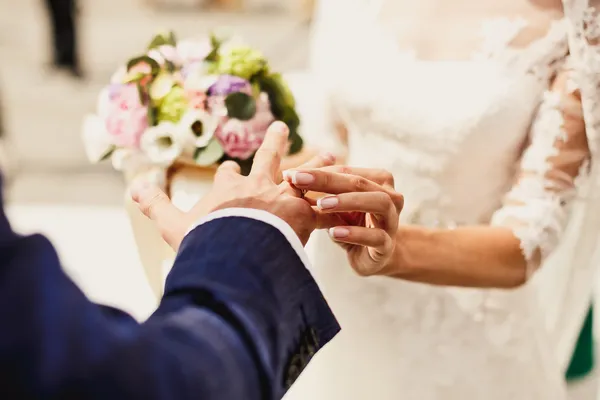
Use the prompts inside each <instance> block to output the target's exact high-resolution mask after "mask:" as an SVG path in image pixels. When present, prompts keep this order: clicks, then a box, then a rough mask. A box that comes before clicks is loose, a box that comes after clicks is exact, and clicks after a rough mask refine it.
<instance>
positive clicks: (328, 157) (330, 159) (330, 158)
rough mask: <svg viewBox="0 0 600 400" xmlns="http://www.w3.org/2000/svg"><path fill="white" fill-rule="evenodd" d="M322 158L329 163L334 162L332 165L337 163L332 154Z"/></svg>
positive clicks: (324, 155)
mask: <svg viewBox="0 0 600 400" xmlns="http://www.w3.org/2000/svg"><path fill="white" fill-rule="evenodd" d="M321 157H323V158H324V159H326V160H327V161H329V162H332V163H334V162H335V156H334V155H333V154H332V153H325V154H323V155H322V156H321Z"/></svg>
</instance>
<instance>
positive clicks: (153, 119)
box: [148, 107, 156, 126]
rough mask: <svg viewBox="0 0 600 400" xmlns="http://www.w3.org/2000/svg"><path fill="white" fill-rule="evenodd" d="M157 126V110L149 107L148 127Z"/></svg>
mask: <svg viewBox="0 0 600 400" xmlns="http://www.w3.org/2000/svg"><path fill="white" fill-rule="evenodd" d="M155 125H156V109H154V107H148V126H155Z"/></svg>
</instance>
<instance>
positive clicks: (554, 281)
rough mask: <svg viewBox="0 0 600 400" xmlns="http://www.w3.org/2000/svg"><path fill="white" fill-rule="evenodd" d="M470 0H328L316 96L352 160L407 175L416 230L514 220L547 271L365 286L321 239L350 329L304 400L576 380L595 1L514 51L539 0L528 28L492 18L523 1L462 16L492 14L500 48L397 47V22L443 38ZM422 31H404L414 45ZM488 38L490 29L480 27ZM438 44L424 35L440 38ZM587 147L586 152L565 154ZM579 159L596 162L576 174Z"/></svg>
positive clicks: (584, 301)
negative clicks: (340, 127) (463, 283)
mask: <svg viewBox="0 0 600 400" xmlns="http://www.w3.org/2000/svg"><path fill="white" fill-rule="evenodd" d="M409 3H410V4H411V5H410V7H409V6H408V5H407V4H409ZM465 3H469V1H461V2H447V1H446V2H439V1H438V2H435V1H428V0H427V1H423V2H407V1H399V0H396V1H392V0H390V1H359V0H357V1H353V2H348V1H336V0H322V1H321V2H320V10H319V12H318V13H317V15H316V18H315V23H316V27H315V33H314V35H315V36H314V46H313V54H312V67H313V71H314V74H315V75H314V79H316V80H317V83H316V84H312V85H311V87H313V88H314V87H320V88H323V89H325V90H327V92H328V93H329V94H330V97H331V102H332V104H333V109H334V112H332V113H330V114H327V115H324V117H323V119H322V122H323V126H322V127H321V129H320V132H331V131H332V128H331V126H332V125H331V123H330V120H331V119H333V118H339V119H341V120H342V121H343V123H344V124H345V126H346V127H347V128H348V130H349V138H348V147H349V148H348V151H349V160H348V163H349V164H352V165H358V166H364V167H381V168H385V169H388V170H390V171H392V172H393V174H394V176H395V181H396V182H397V188H398V189H399V190H400V191H401V192H403V193H404V195H405V199H406V204H405V210H404V211H403V214H402V216H401V220H402V222H403V223H412V224H421V225H429V226H438V227H448V228H451V227H453V226H455V225H472V224H486V223H492V224H497V225H504V226H509V227H511V228H512V229H513V230H514V232H515V235H516V236H517V237H518V238H520V239H521V242H522V248H523V252H524V255H525V256H526V257H527V259H528V260H529V261H530V266H531V269H530V272H531V273H533V272H534V271H536V270H537V271H539V272H538V273H536V274H535V275H533V278H532V279H531V280H530V281H529V282H528V283H527V284H526V285H525V286H523V287H521V288H519V289H516V290H511V291H501V290H480V289H460V288H449V287H433V286H428V285H423V284H416V283H410V282H403V281H400V280H393V279H388V278H377V277H375V278H368V279H365V278H361V277H358V276H356V275H355V274H354V273H353V272H352V270H351V269H350V268H349V266H348V265H347V261H346V256H345V254H344V253H343V252H342V251H341V250H340V249H339V248H337V247H336V246H335V245H333V244H332V243H331V241H330V240H329V238H328V237H327V235H326V234H325V233H319V234H318V235H316V237H314V238H313V243H312V244H313V248H312V249H311V253H309V255H311V256H312V257H311V258H312V261H313V268H314V275H315V276H316V277H317V280H318V282H319V284H320V285H321V287H322V289H323V291H324V294H325V296H326V298H327V299H328V300H329V302H330V304H331V306H332V308H333V310H334V312H335V314H336V315H337V317H338V318H339V320H340V323H341V325H342V332H341V333H340V335H339V336H338V337H336V338H335V340H334V341H332V342H331V343H330V344H329V345H328V346H327V347H326V348H325V349H324V350H323V351H322V352H321V353H320V354H318V356H317V357H316V359H315V360H314V362H313V363H312V364H311V365H310V366H309V368H308V369H307V371H305V372H304V373H303V375H302V377H301V379H300V380H299V381H298V382H297V383H296V384H295V385H294V387H293V388H292V390H291V391H290V393H289V394H288V395H287V396H286V399H287V400H300V399H311V400H319V399H323V400H325V399H327V400H331V399H345V400H353V399H367V398H369V399H408V400H413V399H414V400H429V399H443V400H462V399H491V400H506V399H515V400H521V399H523V400H538V399H539V400H546V399H557V400H560V399H564V398H565V396H566V394H565V390H564V378H563V373H564V370H565V368H566V366H567V365H568V362H569V358H570V356H571V352H572V349H573V345H574V343H575V340H576V338H577V334H578V331H579V328H580V326H581V323H582V321H583V317H584V315H585V313H586V311H587V307H589V302H590V300H591V291H592V281H593V277H594V273H595V266H596V265H598V260H597V258H596V257H594V256H595V254H594V246H595V244H597V240H598V229H599V228H600V220H599V214H600V206H598V202H597V199H596V196H597V195H598V193H599V192H598V183H599V181H598V175H597V174H598V165H597V164H598V162H600V158H599V157H598V144H599V140H598V138H599V136H598V133H597V132H598V126H599V124H598V120H599V118H600V108H599V106H598V104H599V102H598V96H599V93H598V91H597V87H598V86H597V81H598V79H599V78H598V75H600V74H598V72H599V71H600V63H599V62H598V60H600V58H598V48H597V47H596V46H594V44H595V43H594V41H593V40H592V39H597V35H598V31H597V18H596V16H595V15H594V13H593V10H591V9H590V8H589V7H588V6H589V4H588V1H587V0H573V1H565V4H564V7H565V11H564V12H565V15H566V18H558V19H557V21H556V22H551V23H549V24H548V28H547V30H546V31H547V33H545V34H542V35H540V38H539V39H536V40H532V41H530V42H531V43H530V44H527V45H526V46H524V47H523V48H522V49H516V48H514V47H512V46H511V45H510V43H512V42H513V40H516V41H517V42H518V41H519V40H520V35H521V33H522V32H523V31H526V30H527V28H528V27H529V26H530V20H529V19H531V13H532V12H531V9H526V8H525V4H526V2H520V3H522V4H523V7H522V8H523V15H526V14H527V13H529V14H527V15H526V17H527V18H529V19H527V18H518V16H519V12H518V11H517V12H516V13H513V14H512V15H511V16H510V17H507V16H500V17H498V18H491V17H490V18H487V17H479V16H478V15H479V14H478V13H482V14H484V13H485V12H487V9H489V11H490V12H489V13H490V14H492V13H493V10H497V9H502V7H500V4H502V5H507V7H510V6H511V5H516V4H518V3H519V0H510V1H507V2H497V1H477V2H471V3H472V4H471V5H470V6H471V8H467V9H466V10H464V9H463V10H462V12H463V14H465V19H464V21H465V26H467V27H468V23H469V18H471V17H472V18H474V19H477V18H479V19H480V20H479V21H478V22H479V25H482V26H483V35H482V36H483V40H482V42H481V43H479V44H476V45H473V46H472V48H471V49H465V50H464V51H462V49H461V50H459V49H458V48H457V49H456V51H455V53H456V54H457V57H456V58H455V59H454V57H452V58H453V59H452V60H448V59H446V58H445V57H444V56H445V55H447V54H451V53H452V50H447V51H446V54H444V55H442V56H440V57H437V55H436V54H431V53H427V47H428V46H426V45H423V46H422V48H421V49H416V48H415V49H412V48H410V47H408V46H407V45H406V44H402V45H399V44H398V43H396V40H397V37H396V35H395V34H394V28H398V26H399V25H401V24H400V23H393V22H394V21H396V20H397V19H400V18H402V17H404V16H405V15H407V14H410V13H409V11H411V12H412V11H414V12H415V15H417V16H416V17H414V20H415V21H416V22H415V25H417V28H419V27H420V28H421V29H422V30H423V32H427V31H429V32H432V35H431V36H435V33H434V31H435V30H436V29H437V28H438V27H439V29H440V31H442V32H443V30H444V27H445V25H444V24H443V23H444V22H447V21H448V20H449V19H452V18H458V17H457V16H456V15H454V16H448V17H446V16H445V14H446V13H445V12H444V11H445V10H442V7H446V6H447V8H460V7H462V6H464V5H465ZM542 3H544V2H542ZM545 3H551V2H545ZM432 4H434V6H432ZM412 5H414V7H413V6H412ZM435 5H438V6H439V7H435ZM417 6H419V7H420V6H422V7H421V8H419V7H417ZM496 6H497V7H496ZM403 7H404V8H403ZM411 7H412V8H411ZM428 7H429V8H428ZM486 7H487V9H486ZM409 8H410V10H409ZM515 8H518V7H517V6H515V7H512V11H514V9H515ZM541 8H543V7H541ZM428 10H435V11H432V12H431V15H434V16H435V17H432V19H433V18H438V19H437V20H436V22H437V23H435V22H433V21H432V22H431V23H427V22H426V21H424V20H423V18H420V16H422V15H423V14H424V13H425V14H427V12H428ZM409 17H410V15H409V16H408V17H406V18H405V22H406V23H407V24H410V21H406V19H407V18H409ZM419 18H420V19H419ZM443 18H445V19H443ZM390 21H391V22H392V23H390ZM584 22H585V23H584ZM449 26H450V27H451V29H449V30H448V34H449V35H451V34H454V33H455V32H456V31H460V30H461V29H465V28H464V27H463V26H462V25H461V22H459V21H458V20H453V23H452V24H450V25H449ZM473 26H475V25H473ZM595 28H596V30H594V29H595ZM415 29H416V28H415ZM443 34H444V33H442V34H441V35H443ZM441 35H440V34H439V33H438V38H437V39H440V38H441V39H440V40H443V39H444V38H443V37H442V36H441ZM413 36H414V35H412V36H411V35H410V34H408V33H407V31H405V32H404V36H403V39H402V40H409V39H406V38H405V37H407V38H411V37H413ZM471 37H472V38H478V37H480V36H479V35H478V32H475V31H473V32H471V35H470V37H469V39H470V38H471ZM429 39H431V38H430V37H427V35H426V33H425V34H424V37H423V42H425V43H427V41H428V40H429ZM474 40H475V39H474ZM417 42H418V41H417ZM455 42H457V43H462V42H461V41H460V40H459V39H456V40H455ZM450 44H453V43H452V42H449V45H450ZM430 47H431V46H430ZM477 50H479V51H477ZM420 51H421V52H422V53H420ZM442 53H443V51H442ZM471 53H473V56H470V55H469V54H471ZM565 71H573V72H572V73H569V79H570V82H569V85H572V86H569V85H562V86H561V85H558V84H556V85H554V84H553V83H556V82H555V80H554V79H553V78H554V77H555V76H556V75H557V74H561V73H563V72H565ZM302 86H303V85H302V84H299V85H294V87H295V88H296V95H297V97H301V96H304V98H299V99H298V102H299V103H303V102H304V103H305V104H310V102H311V98H312V97H313V96H314V94H313V93H311V92H307V91H303V90H302ZM576 93H580V94H581V97H582V99H583V110H584V114H585V127H586V130H587V132H584V131H583V130H578V129H576V127H575V128H573V129H571V128H572V126H571V125H569V124H570V122H571V120H570V119H568V118H567V116H566V115H565V114H564V113H561V112H559V111H560V110H563V106H564V103H566V102H569V101H570V100H572V99H571V98H570V96H574V95H575V94H576ZM309 112H312V113H323V108H321V109H316V108H314V109H312V110H311V111H309ZM569 118H570V117H569ZM313 119H314V117H313ZM313 129H314V128H313ZM582 135H583V136H582ZM585 135H587V144H586V143H585V138H586V136H585ZM582 138H583V142H584V143H583V145H581V146H579V147H577V148H575V150H573V149H571V148H565V146H561V144H564V143H571V144H572V143H575V142H577V143H580V144H581V143H582ZM524 147H525V148H526V149H525V151H523V148H524ZM567 147H568V146H567ZM573 157H576V158H577V157H579V158H577V160H573ZM568 160H569V161H568ZM586 160H587V161H590V160H591V162H592V163H591V164H592V167H591V170H589V169H587V168H586V167H587V166H589V165H588V164H587V163H586V162H585V161H586ZM569 162H570V163H571V167H573V166H575V165H578V163H579V164H582V166H581V168H579V169H578V170H576V171H575V172H574V173H571V174H565V173H563V172H564V171H563V169H564V168H563V167H564V166H565V165H566V164H569ZM515 178H516V179H517V183H514V181H515ZM511 187H512V189H511ZM503 201H504V203H503ZM540 260H543V261H544V262H543V265H542V267H541V268H538V266H539V261H540Z"/></svg>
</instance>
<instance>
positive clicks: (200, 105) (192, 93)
mask: <svg viewBox="0 0 600 400" xmlns="http://www.w3.org/2000/svg"><path fill="white" fill-rule="evenodd" d="M185 97H186V99H187V100H188V105H189V106H190V107H191V108H193V109H195V110H205V109H206V93H205V92H204V91H203V90H192V89H189V90H186V91H185Z"/></svg>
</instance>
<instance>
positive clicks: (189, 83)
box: [183, 71, 219, 92]
mask: <svg viewBox="0 0 600 400" xmlns="http://www.w3.org/2000/svg"><path fill="white" fill-rule="evenodd" d="M218 79H219V76H218V75H203V74H201V73H198V71H190V73H189V74H188V75H187V77H186V78H185V82H184V83H183V87H184V88H185V89H186V90H197V91H201V92H207V91H208V89H209V88H210V87H211V86H212V85H214V84H215V82H217V80H218Z"/></svg>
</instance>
